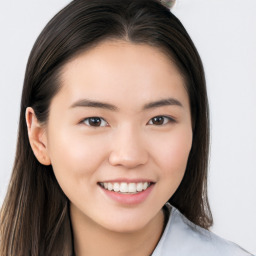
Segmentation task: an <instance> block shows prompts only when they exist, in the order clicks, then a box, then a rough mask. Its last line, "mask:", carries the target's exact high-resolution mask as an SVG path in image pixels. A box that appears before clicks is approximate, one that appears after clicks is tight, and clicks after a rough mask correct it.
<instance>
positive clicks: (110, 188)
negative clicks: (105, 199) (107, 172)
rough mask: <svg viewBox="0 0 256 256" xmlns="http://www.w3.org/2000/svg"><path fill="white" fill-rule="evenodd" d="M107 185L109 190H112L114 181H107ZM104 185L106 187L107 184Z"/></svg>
mask: <svg viewBox="0 0 256 256" xmlns="http://www.w3.org/2000/svg"><path fill="white" fill-rule="evenodd" d="M107 185H108V190H110V191H111V190H112V189H113V185H112V183H107ZM104 187H105V185H104Z"/></svg>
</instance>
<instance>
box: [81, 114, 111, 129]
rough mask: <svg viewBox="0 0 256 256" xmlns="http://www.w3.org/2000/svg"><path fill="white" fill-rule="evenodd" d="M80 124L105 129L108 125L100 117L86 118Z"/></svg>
mask: <svg viewBox="0 0 256 256" xmlns="http://www.w3.org/2000/svg"><path fill="white" fill-rule="evenodd" d="M82 123H84V124H86V125H87V126H93V127H106V126H108V123H107V122H106V121H105V120H104V119H103V118H101V117H97V116H95V117H88V118H85V119H84V120H83V121H82Z"/></svg>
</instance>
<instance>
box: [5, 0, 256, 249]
mask: <svg viewBox="0 0 256 256" xmlns="http://www.w3.org/2000/svg"><path fill="white" fill-rule="evenodd" d="M0 1H1V2H0V118H1V119H0V166H1V167H0V204H1V202H2V201H3V198H4V195H5V192H6V187H7V184H8V180H9V177H10V173H11V169H12V164H13V160H14V155H15V146H16V133H17V126H18V118H19V117H18V116H19V104H20V96H21V90H22V84H23V78H24V72H25V66H26V61H27V58H28V55H29V52H30V50H31V48H32V45H33V43H34V41H35V40H36V38H37V36H38V34H39V33H40V32H41V30H42V29H43V27H44V26H45V24H46V23H47V22H48V21H49V19H50V18H51V17H52V16H53V15H54V14H55V13H56V12H57V11H58V10H60V9H61V8H62V7H64V6H65V5H66V4H67V3H69V2H70V1H68V0H54V1H51V0H37V1H34V0H23V1H17V0H16V1H13V0H8V1H4V0H0ZM173 12H174V13H175V14H176V16H177V17H178V18H179V19H180V20H181V21H182V23H183V24H184V26H185V27H186V29H187V30H188V32H189V34H190V35H191V37H192V39H193V41H194V43H195V45H196V46H197V48H198V51H199V53H200V55H201V57H202V60H203V63H204V66H205V71H206V78H207V86H208V93H209V101H210V109H211V128H212V135H211V161H210V176H209V197H210V203H211V207H212V211H213V216H214V226H213V229H212V230H213V231H214V232H215V233H217V234H218V235H220V236H222V237H224V238H226V239H229V240H232V241H234V242H236V243H238V244H240V245H241V246H242V247H244V248H246V249H247V250H249V251H250V252H252V253H254V254H256V234H255V230H256V186H255V183H256V1H255V0H243V1H240V0H178V2H177V3H176V5H175V6H174V8H173Z"/></svg>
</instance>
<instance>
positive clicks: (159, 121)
mask: <svg viewBox="0 0 256 256" xmlns="http://www.w3.org/2000/svg"><path fill="white" fill-rule="evenodd" d="M152 122H153V124H155V125H161V124H163V123H164V118H163V117H162V116H156V117H154V118H153V119H152Z"/></svg>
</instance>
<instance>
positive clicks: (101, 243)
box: [26, 41, 193, 256]
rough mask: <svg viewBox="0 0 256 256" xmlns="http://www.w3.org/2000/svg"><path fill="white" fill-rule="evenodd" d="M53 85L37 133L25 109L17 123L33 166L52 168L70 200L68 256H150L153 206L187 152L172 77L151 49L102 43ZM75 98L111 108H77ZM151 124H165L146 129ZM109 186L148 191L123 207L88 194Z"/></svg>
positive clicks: (158, 218) (156, 230)
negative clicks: (71, 250) (117, 182)
mask: <svg viewBox="0 0 256 256" xmlns="http://www.w3.org/2000/svg"><path fill="white" fill-rule="evenodd" d="M61 86H62V87H61V90H60V91H59V93H58V94H57V95H56V96H55V97H54V98H53V100H52V102H51V105H50V112H49V119H48V122H47V124H40V123H38V121H37V119H36V116H35V114H34V111H33V109H32V108H28V109H27V112H26V119H27V125H28V134H29V139H30V143H31V146H32V149H33V151H34V153H35V155H36V157H37V159H38V160H39V161H40V162H41V163H42V164H45V165H47V164H51V165H52V167H53V169H54V173H55V175H56V178H57V180H58V182H59V184H60V186H61V188H62V189H63V191H64V193H65V194H66V195H67V197H68V198H69V200H70V214H71V222H72V227H73V233H74V234H73V235H74V244H75V251H76V255H119V256H120V255H125V256H126V255H135V256H136V255H140V256H141V255H149V254H151V253H152V251H153V250H154V248H155V246H156V245H157V242H158V241H159V239H160V237H161V234H162V231H163V218H164V217H163V212H162V207H163V205H164V204H165V203H166V202H167V201H168V199H169V198H170V197H171V196H172V195H173V194H174V192H175V191H176V189H177V188H178V186H179V184H180V182H181V180H182V178H183V176H184V172H185V169H186V164H187V159H188V156H189V152H190V149H191V145H192V137H193V134H192V127H191V115H190V107H189V98H188V95H187V92H186V89H185V85H184V81H183V79H182V76H181V75H180V73H179V71H178V70H177V68H176V66H175V65H174V63H173V62H172V61H171V60H170V58H168V57H167V56H166V55H165V54H164V53H163V52H162V51H160V50H159V49H157V48H155V47H152V46H148V45H144V44H143V45H142V44H140V45H139V44H133V43H130V42H125V41H105V42H103V43H101V44H99V45H98V46H96V47H94V48H92V49H90V50H88V51H86V52H83V53H81V54H80V55H78V56H77V57H75V58H74V59H72V60H71V61H69V62H68V63H67V64H66V65H65V66H64V67H63V70H62V75H61ZM170 98H171V99H174V100H175V101H172V102H171V104H165V105H163V104H158V106H151V107H150V106H149V104H150V103H153V102H158V101H161V100H163V99H170ZM83 99H87V100H90V101H97V102H103V103H107V104H111V105H114V107H115V108H116V109H115V110H113V109H105V108H101V107H99V106H98V107H95V106H94V107H88V106H78V105H81V104H80V103H81V102H80V103H79V104H78V103H77V102H78V101H79V100H83ZM177 102H179V103H180V104H177ZM173 103H175V104H173ZM146 105H147V108H145V106H146ZM151 105H152V104H151ZM156 116H166V117H169V119H168V118H161V119H160V120H161V122H153V120H152V118H154V117H156ZM89 117H101V118H103V119H102V120H101V123H100V126H98V127H93V126H90V123H89V122H88V121H89V120H88V119H86V118H89ZM162 121H163V122H162ZM114 179H121V180H123V179H136V180H150V181H151V182H153V183H154V185H153V187H152V190H151V192H150V193H149V195H148V196H147V197H146V199H145V200H143V201H142V202H140V203H138V204H123V203H120V202H116V201H115V200H113V199H111V198H109V197H108V196H107V195H106V194H105V193H104V191H103V189H102V188H101V187H100V186H99V185H98V182H104V181H109V180H114Z"/></svg>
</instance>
